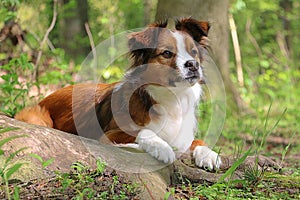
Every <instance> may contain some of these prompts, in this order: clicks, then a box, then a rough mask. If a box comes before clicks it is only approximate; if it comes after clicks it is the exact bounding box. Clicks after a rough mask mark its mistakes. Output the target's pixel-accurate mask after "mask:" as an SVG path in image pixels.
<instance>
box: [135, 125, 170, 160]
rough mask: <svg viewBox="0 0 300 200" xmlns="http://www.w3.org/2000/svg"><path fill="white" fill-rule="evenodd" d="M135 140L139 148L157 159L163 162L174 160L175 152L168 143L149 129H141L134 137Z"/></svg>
mask: <svg viewBox="0 0 300 200" xmlns="http://www.w3.org/2000/svg"><path fill="white" fill-rule="evenodd" d="M136 142H137V143H138V145H139V148H140V149H143V150H144V151H146V152H147V153H149V154H150V155H151V156H153V157H154V158H156V159H157V160H160V161H163V162H164V163H172V162H174V161H175V153H174V151H173V149H172V148H171V147H170V145H169V144H168V143H167V142H165V141H164V140H162V139H161V138H160V137H158V136H157V135H156V134H155V133H154V132H153V131H151V130H148V129H143V130H141V131H140V132H139V134H138V137H137V138H136Z"/></svg>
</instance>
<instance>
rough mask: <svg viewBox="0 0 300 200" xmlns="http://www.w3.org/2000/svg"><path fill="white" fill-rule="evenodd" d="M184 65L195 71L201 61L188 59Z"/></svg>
mask: <svg viewBox="0 0 300 200" xmlns="http://www.w3.org/2000/svg"><path fill="white" fill-rule="evenodd" d="M184 66H185V67H186V68H188V69H189V70H190V71H193V72H194V71H197V70H198V69H199V63H198V62H197V61H196V60H188V61H186V63H185V64H184Z"/></svg>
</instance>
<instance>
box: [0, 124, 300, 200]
mask: <svg viewBox="0 0 300 200" xmlns="http://www.w3.org/2000/svg"><path fill="white" fill-rule="evenodd" d="M277 130H278V129H277ZM280 131H281V130H280ZM281 132H282V133H274V134H270V135H269V136H268V137H267V138H266V139H265V141H264V145H263V148H262V149H261V151H260V152H258V154H259V155H265V156H267V157H269V158H272V159H274V160H275V161H276V162H277V163H278V164H280V165H281V166H282V169H281V170H279V171H278V172H269V171H267V170H265V171H264V170H262V171H261V170H256V169H255V168H249V170H247V172H246V171H245V176H244V178H243V179H242V180H234V181H229V182H220V183H208V182H206V183H193V182H190V181H189V180H186V179H182V180H180V182H179V183H176V184H174V185H170V186H169V187H168V188H167V191H168V192H167V193H166V195H165V197H164V199H200V200H206V199H300V162H299V160H300V154H299V152H300V143H299V141H300V134H299V133H296V134H293V135H292V136H291V137H288V136H287V135H289V134H290V131H287V132H288V133H287V132H286V131H284V130H283V131H281ZM237 138H239V141H237V140H236V139H237ZM240 141H242V142H243V145H242V146H243V147H242V148H241V149H243V150H245V149H248V148H250V147H251V146H252V147H253V146H255V145H253V143H255V142H254V138H253V137H252V136H251V135H250V134H240V135H237V136H236V137H233V138H228V137H227V138H225V137H224V136H221V137H220V139H219V142H218V144H217V146H219V147H222V153H223V154H225V155H231V154H238V153H236V150H235V148H237V146H240V143H239V142H240ZM259 142H260V141H256V143H259ZM256 146H257V144H256ZM243 150H242V151H243ZM232 152H234V153H232ZM241 154H242V153H241V152H240V154H239V155H237V156H238V157H241ZM102 167H103V166H102ZM102 167H101V166H100V168H97V169H93V170H92V169H90V168H89V167H88V166H83V165H82V164H81V163H74V165H72V167H71V168H70V172H69V173H61V172H56V175H55V176H51V177H49V178H47V179H38V180H31V181H29V182H25V183H24V182H19V181H16V180H12V181H11V182H10V183H9V185H8V188H9V191H10V197H8V196H7V195H8V192H7V191H6V190H5V185H0V188H1V189H0V199H8V198H10V199H138V194H139V193H140V190H141V187H139V186H138V185H137V184H135V183H132V182H129V181H128V180H127V179H126V178H124V177H122V176H120V175H118V174H117V173H116V172H115V171H114V170H111V169H109V168H102Z"/></svg>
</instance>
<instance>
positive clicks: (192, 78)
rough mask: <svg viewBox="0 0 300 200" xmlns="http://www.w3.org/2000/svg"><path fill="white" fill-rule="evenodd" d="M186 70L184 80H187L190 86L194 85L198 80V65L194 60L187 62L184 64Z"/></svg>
mask: <svg viewBox="0 0 300 200" xmlns="http://www.w3.org/2000/svg"><path fill="white" fill-rule="evenodd" d="M184 67H185V69H186V74H185V77H184V79H185V80H187V81H188V82H189V83H190V84H195V83H196V82H198V81H199V80H200V78H201V77H200V72H199V68H200V65H199V63H198V62H197V61H196V60H188V61H186V63H185V64H184Z"/></svg>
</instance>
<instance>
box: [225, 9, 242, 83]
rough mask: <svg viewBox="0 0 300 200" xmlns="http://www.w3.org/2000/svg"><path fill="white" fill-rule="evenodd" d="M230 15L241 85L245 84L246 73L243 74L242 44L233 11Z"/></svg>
mask: <svg viewBox="0 0 300 200" xmlns="http://www.w3.org/2000/svg"><path fill="white" fill-rule="evenodd" d="M228 17H229V25H230V29H231V37H232V42H233V49H234V55H235V62H236V68H237V78H238V82H239V84H240V86H242V87H243V86H244V74H243V67H242V57H241V50H240V44H239V39H238V35H237V31H236V25H235V22H234V18H233V15H232V14H231V13H229V14H228Z"/></svg>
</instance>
